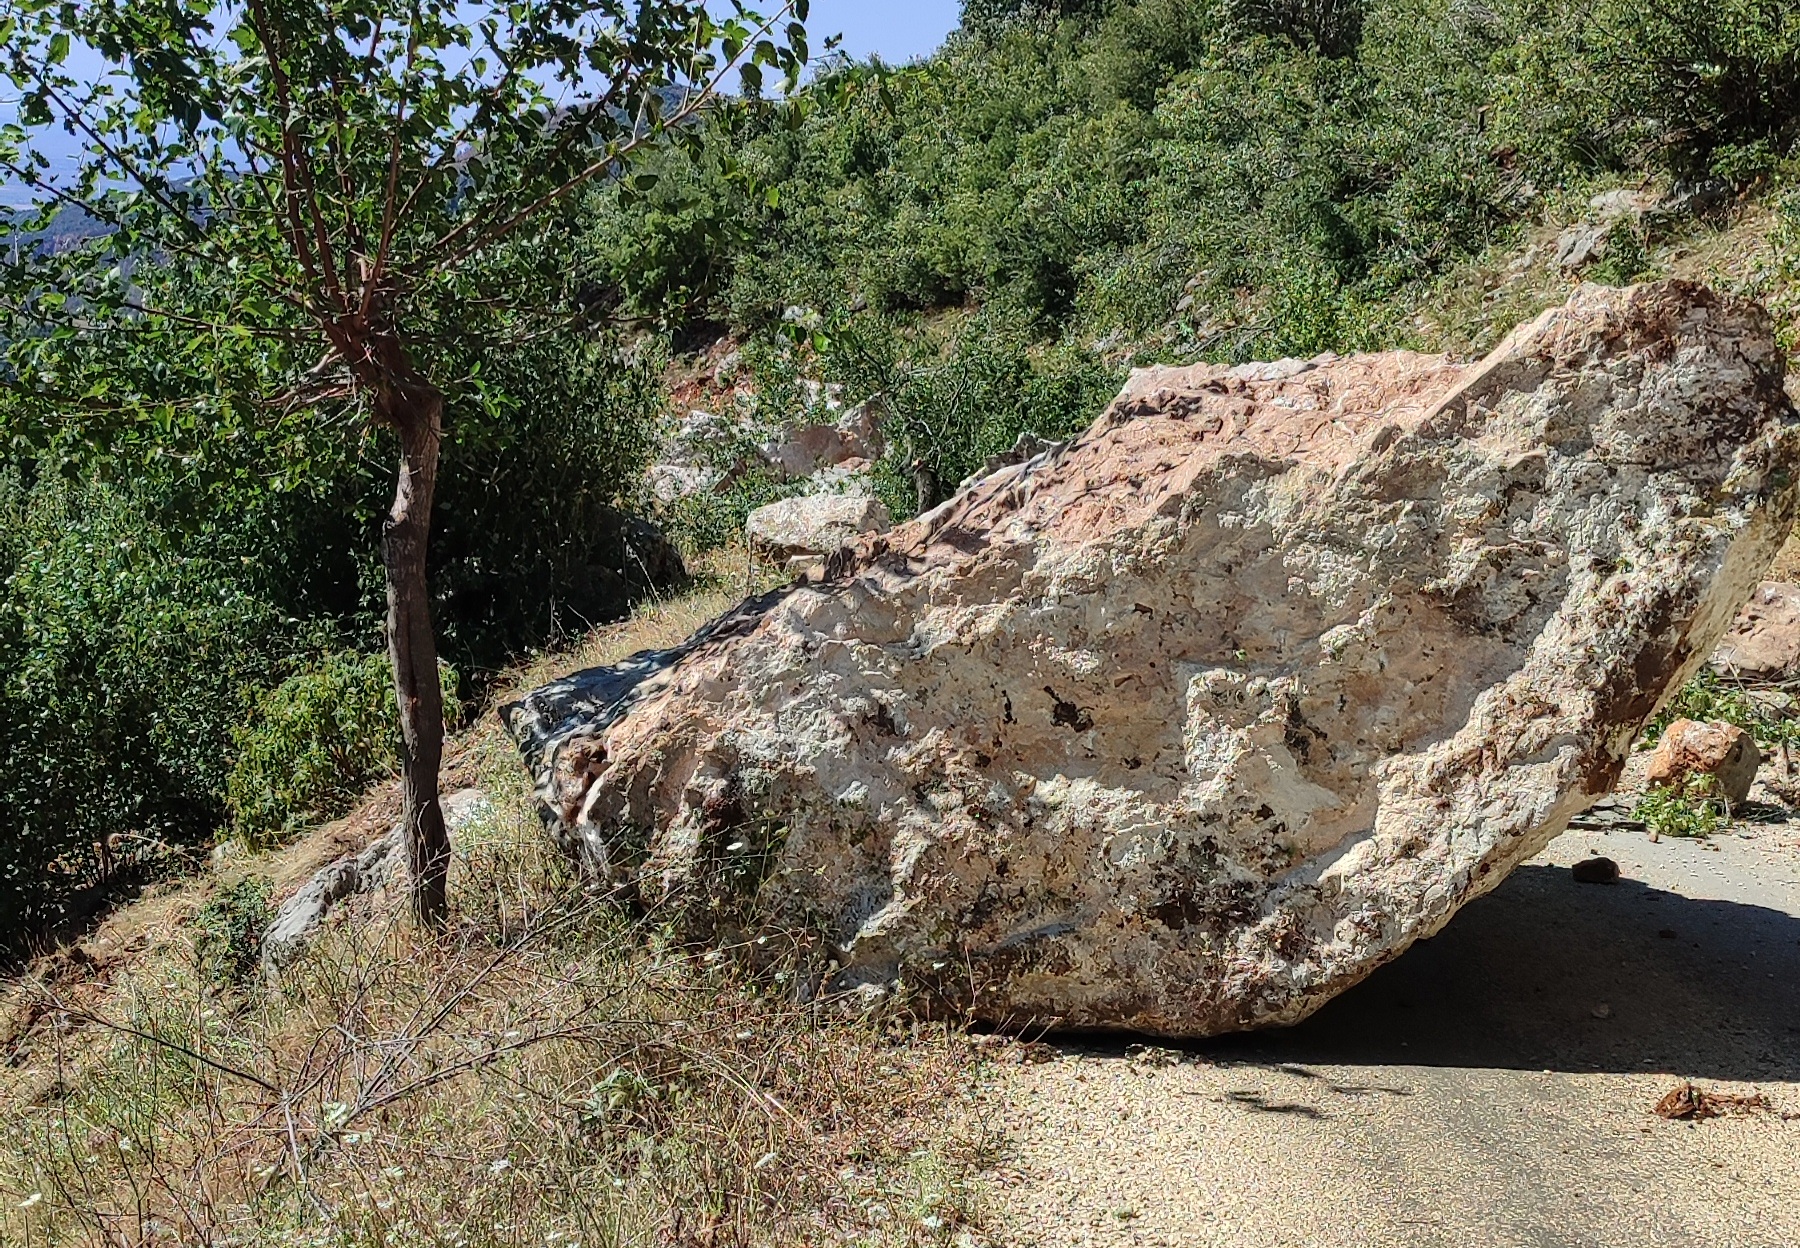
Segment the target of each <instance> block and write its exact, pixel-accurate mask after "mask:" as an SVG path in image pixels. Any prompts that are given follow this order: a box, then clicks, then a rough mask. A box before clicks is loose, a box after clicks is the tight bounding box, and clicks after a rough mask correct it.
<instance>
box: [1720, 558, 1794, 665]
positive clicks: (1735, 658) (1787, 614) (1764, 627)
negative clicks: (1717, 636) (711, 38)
mask: <svg viewBox="0 0 1800 1248" xmlns="http://www.w3.org/2000/svg"><path fill="white" fill-rule="evenodd" d="M1711 666H1712V668H1713V670H1714V671H1716V672H1719V673H1720V674H1721V675H1724V676H1731V677H1746V678H1748V679H1751V680H1786V679H1788V678H1789V677H1791V676H1795V675H1800V585H1790V584H1787V583H1786V582H1784V581H1764V582H1763V583H1762V584H1761V585H1759V586H1757V587H1756V592H1755V593H1754V594H1752V595H1751V596H1750V601H1749V602H1748V603H1747V604H1745V606H1744V610H1743V613H1742V614H1741V615H1739V616H1738V618H1737V621H1736V622H1735V623H1734V624H1732V626H1731V630H1730V631H1729V632H1727V633H1726V634H1725V640H1724V641H1722V642H1720V643H1719V648H1718V649H1717V650H1716V651H1714V652H1713V657H1712V663H1711Z"/></svg>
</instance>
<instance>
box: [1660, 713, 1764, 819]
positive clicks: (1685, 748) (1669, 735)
mask: <svg viewBox="0 0 1800 1248" xmlns="http://www.w3.org/2000/svg"><path fill="white" fill-rule="evenodd" d="M1761 765H1762V752H1761V751H1760V750H1758V749H1757V748H1756V741H1755V740H1754V739H1753V738H1752V737H1751V736H1750V734H1749V733H1747V732H1745V731H1744V730H1743V729H1742V728H1739V727H1738V726H1737V725H1736V724H1702V723H1698V722H1696V721H1694V720H1691V719H1678V720H1676V721H1675V722H1674V723H1672V724H1670V725H1669V726H1668V727H1667V728H1665V729H1663V734H1662V740H1660V741H1658V742H1657V743H1656V751H1655V752H1654V753H1653V754H1651V756H1650V769H1649V771H1648V772H1646V773H1645V776H1644V780H1645V782H1646V783H1647V784H1649V785H1650V786H1651V787H1653V788H1661V789H1674V790H1675V791H1677V792H1683V791H1685V790H1686V789H1687V788H1688V786H1689V783H1690V782H1691V781H1692V780H1693V779H1694V778H1695V777H1696V776H1711V777H1712V780H1713V784H1714V786H1715V787H1714V789H1713V792H1714V794H1715V795H1716V796H1718V797H1722V798H1724V799H1725V802H1726V804H1727V805H1729V806H1736V805H1738V804H1739V803H1740V802H1742V801H1744V800H1745V799H1746V798H1748V797H1749V796H1750V786H1751V785H1752V784H1753V783H1755V781H1756V769H1757V768H1758V767H1759V766H1761Z"/></svg>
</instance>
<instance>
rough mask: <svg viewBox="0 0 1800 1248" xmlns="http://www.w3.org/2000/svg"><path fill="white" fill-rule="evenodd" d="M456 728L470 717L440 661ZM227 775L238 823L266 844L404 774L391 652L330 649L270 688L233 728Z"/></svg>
mask: <svg viewBox="0 0 1800 1248" xmlns="http://www.w3.org/2000/svg"><path fill="white" fill-rule="evenodd" d="M440 671H441V675H442V678H443V686H444V712H445V713H444V720H445V727H446V729H449V728H454V727H455V726H456V721H457V719H458V718H460V716H459V713H458V710H457V707H458V706H459V701H458V699H457V696H456V689H457V677H456V673H455V672H454V671H452V670H451V669H450V668H449V667H448V666H444V667H442V668H441V669H440ZM231 745H232V747H233V752H234V753H235V755H236V761H235V762H234V763H233V764H232V768H231V774H230V775H229V776H228V777H227V778H226V781H225V805H226V808H227V809H228V810H229V811H230V813H231V823H232V830H233V831H234V832H236V833H237V835H239V836H241V837H243V838H244V839H245V840H247V841H249V842H250V843H252V844H266V843H268V842H270V841H272V840H274V839H275V838H277V837H279V836H281V835H282V834H284V833H288V832H293V831H297V830H299V829H300V828H302V827H305V826H306V825H308V824H314V823H322V822H323V821H325V820H327V819H333V818H336V817H337V816H338V815H341V814H343V813H344V812H345V811H347V810H349V809H350V808H351V807H352V806H354V805H355V804H356V800H357V799H358V798H359V797H361V796H362V795H363V793H364V792H365V791H366V790H367V789H368V787H369V785H370V784H371V783H373V782H374V781H376V780H379V779H382V778H383V777H385V776H391V775H394V774H396V772H397V770H398V767H399V759H400V716H399V713H398V712H397V710H396V709H395V705H394V671H393V668H392V667H391V666H389V664H388V660H387V656H386V655H383V654H357V653H355V652H354V651H352V652H348V653H344V654H334V655H329V656H327V657H326V658H324V659H323V660H322V661H320V662H319V663H318V664H317V665H315V666H313V667H310V668H308V669H307V670H306V671H303V672H300V673H299V674H297V675H294V676H290V677H289V678H288V679H287V680H285V681H283V682H282V683H281V684H280V685H278V686H276V687H275V688H274V689H271V690H269V691H268V692H267V693H265V694H263V695H262V696H261V697H260V698H259V699H258V700H257V704H256V706H255V707H254V709H252V710H251V712H250V713H249V714H248V716H247V717H246V718H245V721H244V722H243V723H241V724H239V725H237V726H235V727H234V728H233V729H232V732H231Z"/></svg>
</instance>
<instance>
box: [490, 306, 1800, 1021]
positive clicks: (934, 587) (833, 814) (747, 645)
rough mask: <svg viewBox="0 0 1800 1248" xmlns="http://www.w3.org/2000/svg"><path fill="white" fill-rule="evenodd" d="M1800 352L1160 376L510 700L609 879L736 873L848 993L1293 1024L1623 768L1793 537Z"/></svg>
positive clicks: (739, 885)
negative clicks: (986, 467) (765, 590)
mask: <svg viewBox="0 0 1800 1248" xmlns="http://www.w3.org/2000/svg"><path fill="white" fill-rule="evenodd" d="M1783 369H1784V359H1783V355H1782V352H1781V350H1780V348H1779V347H1778V346H1777V345H1776V341H1775V338H1774V335H1773V333H1772V330H1771V326H1770V322H1769V319H1768V317H1767V315H1766V314H1765V313H1764V312H1763V311H1762V310H1761V309H1759V308H1757V307H1755V306H1753V305H1750V304H1747V303H1743V302H1738V301H1734V300H1729V299H1724V298H1721V297H1719V296H1716V295H1714V294H1712V293H1711V292H1709V291H1707V290H1705V289H1703V288H1700V287H1697V286H1694V285H1691V284H1684V283H1667V284H1658V285H1651V286H1642V287H1636V288H1633V289H1629V290H1614V289H1605V288H1599V287H1583V288H1581V289H1580V290H1579V291H1577V292H1576V293H1575V295H1574V296H1573V298H1572V299H1571V300H1570V301H1569V303H1568V304H1567V305H1566V306H1564V307H1562V308H1558V309H1555V310H1553V311H1551V312H1548V313H1546V314H1545V315H1544V316H1543V317H1541V318H1540V319H1538V320H1537V321H1535V322H1533V323H1532V324H1529V325H1526V326H1523V327H1521V328H1520V329H1519V330H1517V331H1515V332H1514V333H1513V335H1512V336H1511V337H1509V338H1508V339H1507V340H1506V342H1505V343H1503V344H1502V345H1501V346H1500V347H1499V348H1498V349H1497V350H1496V351H1495V352H1494V353H1493V354H1492V355H1491V356H1489V357H1488V358H1487V359H1486V360H1484V361H1481V362H1479V363H1474V364H1465V363H1460V362H1458V361H1455V360H1452V359H1447V358H1444V357H1441V356H1426V355H1415V354H1409V353H1393V354H1387V355H1367V356H1355V357H1350V358H1336V357H1332V356H1324V357H1321V358H1319V359H1316V360H1313V361H1309V362H1296V361H1283V362H1281V363H1279V364H1273V365H1250V366H1243V367H1236V368H1226V367H1214V366H1201V367H1193V368H1180V369H1150V370H1145V371H1141V372H1139V373H1137V374H1135V375H1134V376H1133V377H1132V379H1131V381H1130V383H1129V384H1128V385H1127V387H1126V389H1125V392H1124V394H1123V395H1122V396H1121V397H1120V398H1119V399H1118V400H1117V401H1116V402H1115V403H1114V404H1113V405H1112V407H1111V408H1110V409H1109V410H1108V411H1107V412H1106V413H1105V414H1104V415H1103V416H1102V417H1101V418H1100V420H1099V421H1098V422H1097V423H1096V424H1095V425H1094V426H1093V428H1092V429H1090V430H1089V431H1088V432H1087V433H1086V434H1085V435H1083V436H1082V437H1080V438H1078V439H1076V440H1075V441H1074V442H1073V443H1071V444H1070V445H1069V446H1068V447H1066V448H1065V449H1063V450H1062V451H1060V452H1058V453H1056V454H1054V455H1049V456H1045V457H1042V458H1039V459H1033V460H1031V461H1029V462H1027V463H1024V464H1020V465H1017V466H1015V467H1011V468H1008V469H1005V470H1002V471H1001V472H999V473H996V474H994V475H993V476H990V477H988V478H986V479H984V480H982V481H980V482H978V483H976V484H975V485H974V486H972V487H971V488H970V489H968V490H967V491H965V492H963V493H962V494H960V495H959V496H958V497H956V498H954V499H952V500H951V501H950V502H949V503H947V504H945V505H944V506H943V507H941V508H938V509H937V510H935V511H934V512H932V513H930V514H928V515H926V516H923V517H921V518H920V519H919V520H917V521H914V522H912V523H910V524H908V525H905V526H902V527H900V528H898V529H896V530H894V531H893V532H892V533H890V534H888V535H886V536H885V537H883V538H865V539H862V540H860V541H859V542H858V543H856V544H855V545H853V546H851V547H850V548H848V549H846V550H844V551H841V552H839V553H838V554H837V555H835V556H833V557H832V559H830V560H829V561H828V562H827V564H826V567H825V569H824V571H823V573H822V574H821V576H820V577H818V578H817V579H811V578H809V579H808V580H805V581H802V582H800V583H798V584H796V585H794V586H792V587H789V588H788V589H785V590H782V591H779V592H777V593H774V594H771V595H769V596H767V597H764V598H762V599H758V600H754V601H751V602H748V603H745V604H744V605H743V606H741V607H740V608H738V609H737V610H736V611H734V612H733V613H731V614H729V615H727V616H725V617H724V618H722V619H721V620H718V621H716V622H714V623H713V624H712V625H709V626H708V627H707V628H706V629H704V630H702V632H701V633H700V634H698V635H696V636H695V637H694V638H693V639H691V640H690V641H689V642H687V643H686V644H684V645H683V646H681V647H679V648H677V649H675V650H672V651H668V652H664V653H659V654H646V655H641V656H638V657H637V658H636V659H634V660H632V661H631V662H629V663H627V664H625V665H622V666H620V667H617V668H610V669H604V670H601V671H596V672H589V673H584V674H582V675H580V676H576V677H572V678H570V679H569V680H566V681H562V682H559V683H558V684H556V685H553V686H550V687H549V688H547V689H544V690H541V691H539V692H538V693H536V694H534V695H532V696H531V697H529V698H527V699H526V700H525V701H524V702H523V703H521V704H518V705H515V706H513V707H509V708H507V710H506V712H505V714H506V716H507V719H508V722H509V724H510V726H511V728H512V730H513V732H514V734H515V736H516V737H517V738H518V739H519V741H520V742H521V744H522V746H523V747H524V749H525V752H526V755H527V758H528V760H529V762H530V764H531V766H532V767H533V768H534V769H535V772H536V777H537V784H538V792H539V795H540V797H541V800H542V801H543V804H544V808H545V813H546V816H547V818H548V819H549V821H550V823H551V825H552V827H553V829H554V830H555V832H556V834H557V835H558V836H559V837H560V838H561V840H562V843H563V844H564V845H565V847H566V848H567V849H568V850H569V851H570V852H571V853H573V854H575V855H577V856H578V857H579V858H580V859H581V861H582V863H583V864H584V866H585V868H586V869H587V871H588V872H589V873H590V874H591V875H592V876H593V877H594V878H595V880H596V881H607V882H610V883H612V884H613V885H614V886H615V887H617V888H618V889H619V891H620V892H621V893H622V894H627V895H632V896H635V897H637V898H639V899H641V900H642V901H643V902H645V903H648V904H659V903H673V902H674V901H677V900H679V899H680V898H682V897H683V896H687V897H692V898H695V899H696V900H698V899H699V897H698V895H699V894H703V893H704V892H705V890H707V889H711V888H720V889H728V888H735V889H736V890H737V892H736V893H735V894H734V896H736V897H737V898H740V899H741V898H744V897H746V896H747V897H748V898H749V899H750V900H749V902H747V903H741V904H744V905H747V906H748V909H747V910H743V911H741V912H742V913H746V914H747V915H748V916H749V919H750V921H752V922H754V923H759V924H763V925H766V926H767V929H768V930H773V929H775V928H776V927H778V926H780V927H782V928H784V929H786V930H793V931H803V932H813V933H817V934H819V935H821V936H822V937H824V938H825V939H826V942H827V943H826V944H825V946H824V952H822V953H821V955H820V956H821V966H822V968H823V972H822V973H823V974H825V976H826V979H825V985H824V986H826V987H827V988H830V989H837V990H852V989H860V990H862V991H865V992H880V991H882V990H883V989H884V988H886V987H887V986H888V985H891V984H894V983H902V984H906V985H909V986H910V987H911V988H912V989H914V990H915V992H916V994H917V995H916V997H915V999H916V1000H918V1001H921V1002H925V1003H939V1004H941V1005H942V1006H943V1008H945V1009H948V1010H954V1011H957V1012H958V1013H959V1015H960V1014H963V1013H964V1012H966V1016H971V1017H974V1018H977V1019H981V1020H986V1021H988V1022H991V1023H995V1024H999V1025H1002V1026H1008V1027H1023V1026H1032V1025H1041V1024H1045V1023H1050V1022H1058V1023H1061V1024H1064V1025H1069V1026H1079V1027H1120V1028H1130V1029H1134V1030H1139V1031H1147V1032H1156V1033H1164V1034H1172V1035H1206V1034H1211V1033H1216V1032H1223V1031H1230V1030H1234V1029H1240V1028H1246V1027H1253V1026H1258V1025H1262V1024H1270V1023H1288V1022H1293V1021H1295V1020H1296V1019H1299V1018H1301V1017H1302V1016H1304V1015H1305V1014H1307V1013H1308V1012H1309V1011H1311V1010H1313V1009H1315V1008H1316V1007H1318V1006H1319V1005H1320V1004H1322V1003H1323V1002H1325V1001H1326V1000H1328V999H1329V998H1331V997H1332V996H1333V995H1335V994H1337V993H1338V992H1341V991H1342V990H1343V989H1345V988H1346V987H1348V986H1350V985H1351V984H1354V983H1355V982H1357V981H1358V980H1360V979H1361V978H1363V977H1364V976H1365V975H1367V974H1368V973H1369V972H1370V971H1371V970H1373V969H1374V968H1375V967H1377V966H1379V965H1381V964H1382V963H1384V962H1386V961H1388V960H1390V959H1392V958H1393V957H1395V956H1396V955H1397V954H1399V953H1400V952H1401V951H1402V950H1403V949H1405V948H1406V947H1407V946H1408V945H1409V944H1411V943H1412V942H1413V941H1415V940H1418V939H1420V938H1421V937H1426V936H1430V935H1431V934H1432V933H1434V932H1436V931H1437V930H1438V929H1439V928H1441V927H1442V926H1443V925H1444V924H1445V923H1446V922H1448V921H1449V919H1450V917H1451V916H1452V915H1453V914H1455V913H1456V911H1457V909H1458V908H1459V907H1461V906H1462V905H1464V904H1465V903H1467V902H1468V901H1469V900H1470V899H1472V898H1474V897H1476V896H1478V895H1480V894H1482V893H1484V892H1486V891H1488V890H1489V889H1491V888H1493V887H1494V886H1495V885H1497V884H1498V883H1499V882H1500V881H1501V880H1502V879H1503V878H1504V877H1505V876H1506V874H1507V873H1508V872H1509V871H1511V870H1512V869H1513V868H1514V867H1515V866H1517V865H1518V864H1519V863H1520V862H1521V861H1523V860H1524V859H1526V858H1528V857H1530V856H1531V855H1533V854H1536V853H1537V852H1539V851H1540V850H1541V849H1543V847H1544V846H1545V845H1546V844H1547V843H1548V842H1549V841H1550V840H1551V838H1553V837H1554V836H1556V835H1557V834H1558V833H1559V832H1560V831H1562V830H1563V828H1564V827H1566V826H1567V824H1568V822H1569V820H1570V818H1571V817H1572V816H1574V815H1575V814H1577V813H1578V812H1580V811H1582V810H1584V809H1586V808H1587V807H1588V806H1589V805H1591V804H1592V803H1593V802H1594V801H1595V800H1596V799H1597V798H1598V797H1599V796H1600V795H1602V794H1605V793H1606V792H1608V790H1609V789H1611V787H1612V786H1613V784H1614V783H1615V781H1616V780H1617V778H1618V776H1619V774H1620V771H1621V769H1622V767H1623V764H1624V760H1625V758H1626V756H1627V753H1628V751H1629V750H1630V749H1631V745H1632V742H1633V740H1634V738H1635V737H1636V736H1637V734H1638V731H1639V729H1640V727H1641V726H1642V725H1643V723H1644V721H1645V720H1646V719H1647V718H1648V717H1649V716H1650V715H1651V714H1653V713H1654V712H1655V710H1656V709H1657V708H1658V706H1659V705H1660V704H1661V703H1662V702H1663V701H1664V700H1665V698H1666V697H1667V696H1668V694H1669V693H1670V692H1671V691H1672V690H1673V689H1674V688H1675V687H1676V686H1678V685H1679V684H1680V683H1681V682H1682V681H1684V680H1685V679H1687V678H1688V677H1689V676H1690V675H1691V674H1692V673H1693V671H1694V670H1695V669H1696V668H1697V667H1698V666H1699V665H1700V664H1701V663H1702V662H1704V661H1705V659H1706V657H1707V656H1708V655H1709V654H1710V653H1711V651H1712V647H1713V645H1714V644H1715V643H1716V642H1717V641H1718V639H1719V637H1720V636H1721V634H1723V632H1724V631H1725V628H1726V626H1727V625H1728V624H1729V623H1730V622H1731V619H1732V617H1733V616H1734V615H1735V614H1736V611H1737V609H1738V607H1739V606H1740V605H1741V604H1742V603H1743V601H1744V600H1745V599H1746V598H1747V597H1748V596H1749V594H1750V592H1751V590H1752V589H1753V588H1754V587H1755V586H1756V584H1757V582H1758V580H1759V579H1760V578H1761V577H1762V575H1763V574H1764V571H1765V569H1766V568H1767V567H1768V565H1769V562H1770V560H1771V559H1772V558H1773V556H1774V554H1775V553H1776V550H1777V549H1778V547H1779V546H1780V544H1781V541H1782V538H1783V537H1784V536H1785V535H1786V533H1787V530H1788V529H1789V527H1790V526H1791V524H1792V522H1793V519H1794V512H1795V493H1796V487H1795V484H1794V481H1795V478H1794V476H1793V472H1794V469H1795V467H1796V452H1797V451H1800V437H1797V435H1796V430H1795V425H1794V420H1795V416H1794V413H1793V411H1792V409H1791V408H1790V406H1789V403H1788V400H1787V398H1786V397H1785V396H1784V395H1783V393H1782V376H1783ZM716 900H717V899H716V898H715V901H716ZM700 909H701V910H702V911H704V910H705V909H706V907H704V906H703V907H701V908H700ZM712 912H713V913H718V912H719V911H718V910H717V909H715V910H713V911H712ZM826 959H829V960H828V961H827V960H826Z"/></svg>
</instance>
